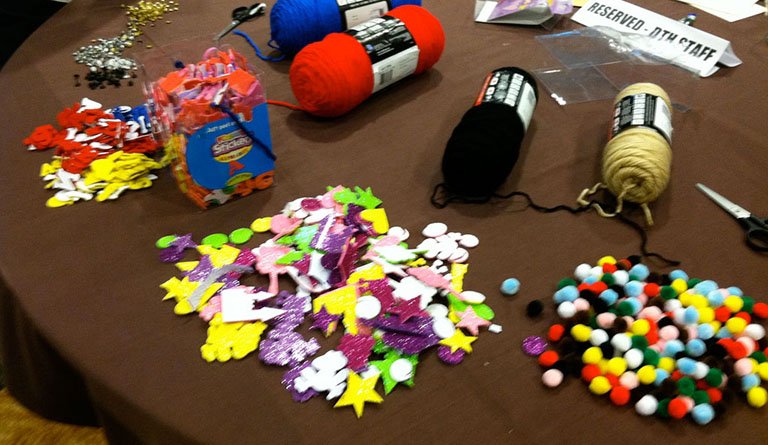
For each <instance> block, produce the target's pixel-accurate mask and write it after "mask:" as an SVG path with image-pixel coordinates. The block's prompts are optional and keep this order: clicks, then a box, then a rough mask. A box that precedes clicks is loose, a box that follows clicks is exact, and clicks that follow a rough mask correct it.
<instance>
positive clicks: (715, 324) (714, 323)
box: [709, 320, 723, 332]
mask: <svg viewBox="0 0 768 445" xmlns="http://www.w3.org/2000/svg"><path fill="white" fill-rule="evenodd" d="M709 325H710V326H712V328H713V329H714V330H715V332H717V331H719V330H720V328H721V327H722V326H723V324H722V323H720V322H719V321H717V320H712V321H710V322H709Z"/></svg>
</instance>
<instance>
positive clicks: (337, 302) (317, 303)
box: [312, 285, 358, 335]
mask: <svg viewBox="0 0 768 445" xmlns="http://www.w3.org/2000/svg"><path fill="white" fill-rule="evenodd" d="M357 297H358V295H357V286H353V285H348V286H344V287H340V288H338V289H334V290H332V291H330V292H326V293H324V294H323V295H320V296H319V297H317V298H315V300H314V301H313V302H312V312H315V313H317V312H319V311H320V308H322V307H323V306H325V310H326V311H328V313H329V314H333V315H343V318H342V322H343V323H344V327H346V328H347V332H349V333H350V334H352V335H357V316H356V315H355V304H357Z"/></svg>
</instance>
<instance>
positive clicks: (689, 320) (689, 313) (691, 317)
mask: <svg viewBox="0 0 768 445" xmlns="http://www.w3.org/2000/svg"><path fill="white" fill-rule="evenodd" d="M697 321H699V310H698V309H696V308H695V307H693V306H689V307H687V308H685V311H684V312H683V323H685V324H696V322H697Z"/></svg>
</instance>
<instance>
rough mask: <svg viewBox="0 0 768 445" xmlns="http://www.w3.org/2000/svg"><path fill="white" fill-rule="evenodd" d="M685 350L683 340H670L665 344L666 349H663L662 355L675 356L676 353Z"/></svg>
mask: <svg viewBox="0 0 768 445" xmlns="http://www.w3.org/2000/svg"><path fill="white" fill-rule="evenodd" d="M684 350H685V345H683V342H681V341H680V340H669V341H668V342H667V344H665V345H664V350H663V351H661V355H663V356H665V357H674V356H675V354H677V353H678V352H680V351H684Z"/></svg>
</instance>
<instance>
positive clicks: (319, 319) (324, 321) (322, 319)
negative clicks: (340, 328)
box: [309, 307, 341, 337]
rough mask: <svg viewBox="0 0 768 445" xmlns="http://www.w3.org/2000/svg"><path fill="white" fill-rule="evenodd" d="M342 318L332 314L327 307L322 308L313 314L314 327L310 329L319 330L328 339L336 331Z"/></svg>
mask: <svg viewBox="0 0 768 445" xmlns="http://www.w3.org/2000/svg"><path fill="white" fill-rule="evenodd" d="M340 318H341V316H340V315H334V314H331V313H330V312H328V311H327V310H326V309H325V307H321V308H320V310H319V311H317V312H315V313H314V314H312V326H311V327H310V328H309V329H319V330H320V331H321V332H322V333H323V335H324V336H326V337H327V336H329V335H331V334H332V333H333V331H335V330H336V326H337V325H338V322H339V319H340Z"/></svg>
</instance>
